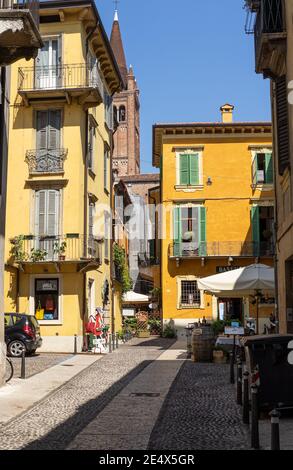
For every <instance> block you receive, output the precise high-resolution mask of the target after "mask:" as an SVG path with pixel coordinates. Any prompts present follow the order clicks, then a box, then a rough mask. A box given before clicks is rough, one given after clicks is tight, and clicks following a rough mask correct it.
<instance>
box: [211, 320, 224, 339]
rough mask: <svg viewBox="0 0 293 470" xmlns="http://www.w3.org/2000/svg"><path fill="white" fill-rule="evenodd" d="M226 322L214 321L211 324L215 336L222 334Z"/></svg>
mask: <svg viewBox="0 0 293 470" xmlns="http://www.w3.org/2000/svg"><path fill="white" fill-rule="evenodd" d="M225 326H226V322H225V321H224V320H216V321H214V322H213V323H212V329H213V332H214V335H215V336H218V335H219V334H221V333H224V330H225Z"/></svg>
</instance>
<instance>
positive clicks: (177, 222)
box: [173, 207, 181, 256]
mask: <svg viewBox="0 0 293 470" xmlns="http://www.w3.org/2000/svg"><path fill="white" fill-rule="evenodd" d="M173 231H174V256H179V255H180V253H181V209H180V207H175V208H174V210H173Z"/></svg>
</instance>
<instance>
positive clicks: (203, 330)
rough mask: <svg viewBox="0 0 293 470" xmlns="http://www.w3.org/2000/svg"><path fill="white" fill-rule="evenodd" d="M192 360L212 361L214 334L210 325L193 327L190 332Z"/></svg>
mask: <svg viewBox="0 0 293 470" xmlns="http://www.w3.org/2000/svg"><path fill="white" fill-rule="evenodd" d="M191 343H192V360H193V362H212V361H213V348H214V344H215V336H214V332H213V330H212V327H211V326H210V325H204V326H201V327H200V328H195V329H194V330H193V333H192V340H191Z"/></svg>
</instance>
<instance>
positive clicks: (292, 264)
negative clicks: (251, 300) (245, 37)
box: [247, 0, 293, 333]
mask: <svg viewBox="0 0 293 470" xmlns="http://www.w3.org/2000/svg"><path fill="white" fill-rule="evenodd" d="M247 6H248V8H249V11H250V14H251V15H253V16H254V17H255V21H254V22H253V24H254V28H253V29H252V30H251V31H248V32H251V33H253V34H254V36H255V61H256V72H257V73H262V74H263V76H264V78H268V79H270V80H271V101H272V115H273V145H274V169H275V172H274V173H275V193H276V204H275V207H276V210H275V217H276V240H275V241H276V259H275V266H276V287H277V292H278V294H277V297H278V315H279V321H280V332H281V333H293V172H292V169H293V95H292V90H293V23H292V17H293V3H292V1H291V0H275V1H272V2H271V1H267V0H259V1H252V0H248V1H247Z"/></svg>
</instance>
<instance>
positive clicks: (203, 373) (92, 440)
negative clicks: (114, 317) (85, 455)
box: [0, 339, 248, 450]
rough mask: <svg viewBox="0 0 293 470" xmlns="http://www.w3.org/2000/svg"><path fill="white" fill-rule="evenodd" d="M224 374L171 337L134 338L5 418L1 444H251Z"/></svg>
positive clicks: (8, 446) (66, 446)
mask: <svg viewBox="0 0 293 470" xmlns="http://www.w3.org/2000/svg"><path fill="white" fill-rule="evenodd" d="M180 347H182V344H181V343H180ZM174 379H175V380H174ZM227 379H228V369H227V366H225V365H224V366H221V365H220V366H219V365H213V364H193V363H191V362H190V361H185V354H183V353H182V351H180V348H179V347H178V343H176V344H175V345H174V342H173V341H171V340H165V339H151V340H133V341H131V342H130V343H128V344H127V345H124V346H122V347H120V348H119V349H118V350H116V351H115V352H114V353H113V354H110V355H108V356H105V357H103V358H102V359H101V360H99V361H97V362H96V363H94V364H93V365H92V366H90V367H88V368H87V369H85V370H84V371H83V372H81V373H80V374H79V375H77V376H76V377H74V378H73V379H71V380H70V381H69V382H67V383H66V384H65V385H64V386H62V387H61V388H59V389H58V390H57V391H55V392H53V393H52V394H51V395H49V396H48V397H46V398H45V399H44V400H42V401H41V402H40V403H38V404H36V405H35V406H33V407H32V408H31V409H29V410H28V411H26V412H25V413H23V414H22V415H20V416H19V417H17V418H15V419H13V420H12V421H10V422H9V423H7V424H4V425H2V426H1V427H0V449H55V450H56V449H78V450H85V449H96V450H97V449H105V450H125V449H131V450H132V449H136V448H137V449H147V448H149V449H152V450H156V449H157V450H164V449H174V450H177V449H178V450H183V449H193V450H197V449H246V448H248V443H247V432H246V428H245V427H244V426H243V425H242V423H241V418H240V413H239V410H238V407H237V406H236V404H235V395H234V391H233V388H232V387H231V385H229V383H228V380H227ZM173 380H174V382H173ZM172 383H173V385H172Z"/></svg>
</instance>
